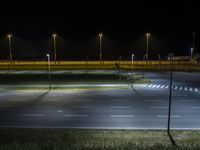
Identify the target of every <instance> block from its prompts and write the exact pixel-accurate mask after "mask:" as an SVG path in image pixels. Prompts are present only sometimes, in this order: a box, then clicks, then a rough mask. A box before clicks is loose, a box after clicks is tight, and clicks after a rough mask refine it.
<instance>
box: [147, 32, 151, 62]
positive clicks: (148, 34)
mask: <svg viewBox="0 0 200 150" xmlns="http://www.w3.org/2000/svg"><path fill="white" fill-rule="evenodd" d="M150 35H151V34H150V33H149V32H147V33H146V37H147V51H146V59H147V60H148V59H149V37H150Z"/></svg>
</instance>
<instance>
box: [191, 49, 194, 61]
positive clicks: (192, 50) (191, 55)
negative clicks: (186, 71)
mask: <svg viewBox="0 0 200 150" xmlns="http://www.w3.org/2000/svg"><path fill="white" fill-rule="evenodd" d="M193 51H194V48H193V47H192V48H191V49H190V60H192V55H193Z"/></svg>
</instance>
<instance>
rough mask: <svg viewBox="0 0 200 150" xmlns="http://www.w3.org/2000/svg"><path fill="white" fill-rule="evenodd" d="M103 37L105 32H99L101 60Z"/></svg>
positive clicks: (100, 55)
mask: <svg viewBox="0 0 200 150" xmlns="http://www.w3.org/2000/svg"><path fill="white" fill-rule="evenodd" d="M102 37H103V33H101V32H100V33H99V50H100V52H99V59H100V62H101V60H102Z"/></svg>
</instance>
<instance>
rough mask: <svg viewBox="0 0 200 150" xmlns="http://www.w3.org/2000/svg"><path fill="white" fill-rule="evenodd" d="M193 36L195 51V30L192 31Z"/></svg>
mask: <svg viewBox="0 0 200 150" xmlns="http://www.w3.org/2000/svg"><path fill="white" fill-rule="evenodd" d="M192 36H193V42H192V48H193V51H194V50H195V31H194V32H192Z"/></svg>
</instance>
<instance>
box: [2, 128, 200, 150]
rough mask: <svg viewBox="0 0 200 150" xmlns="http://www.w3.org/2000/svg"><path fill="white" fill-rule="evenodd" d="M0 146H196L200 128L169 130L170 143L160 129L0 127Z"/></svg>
mask: <svg viewBox="0 0 200 150" xmlns="http://www.w3.org/2000/svg"><path fill="white" fill-rule="evenodd" d="M0 133H1V136H0V149H1V150H5V149H6V150H11V149H12V150H13V149H15V150H18V149H19V150H22V149H26V150H36V149H37V150H40V149H41V150H43V149H50V150H62V149H63V150H65V149H66V150H86V149H87V150H102V149H104V150H129V149H130V150H132V149H137V150H144V149H148V150H153V149H155V150H170V149H172V150H198V149H200V131H172V133H171V134H172V136H173V138H174V140H175V142H176V144H177V146H176V147H175V146H173V145H172V144H171V142H170V139H169V137H168V135H167V133H166V131H163V130H104V129H101V130H100V129H99V130H97V129H16V128H1V129H0Z"/></svg>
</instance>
